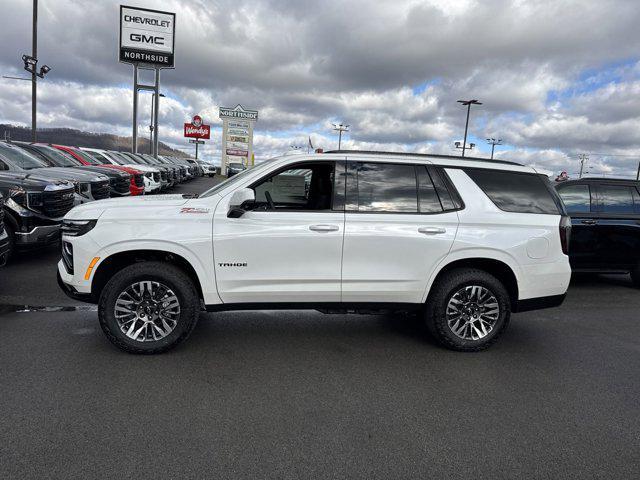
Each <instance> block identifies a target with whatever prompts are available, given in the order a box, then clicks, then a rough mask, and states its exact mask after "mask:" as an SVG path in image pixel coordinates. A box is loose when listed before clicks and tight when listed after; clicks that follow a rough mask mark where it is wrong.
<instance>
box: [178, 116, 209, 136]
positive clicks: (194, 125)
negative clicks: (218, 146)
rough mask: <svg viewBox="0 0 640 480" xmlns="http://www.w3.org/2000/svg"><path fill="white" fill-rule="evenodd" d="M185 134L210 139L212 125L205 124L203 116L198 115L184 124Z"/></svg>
mask: <svg viewBox="0 0 640 480" xmlns="http://www.w3.org/2000/svg"><path fill="white" fill-rule="evenodd" d="M184 136H185V137H187V138H202V139H204V140H209V139H210V138H211V126H210V125H205V124H203V123H202V118H200V117H199V116H198V115H196V116H195V117H193V120H192V121H191V123H185V124H184Z"/></svg>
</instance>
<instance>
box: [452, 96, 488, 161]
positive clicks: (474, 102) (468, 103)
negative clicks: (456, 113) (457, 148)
mask: <svg viewBox="0 0 640 480" xmlns="http://www.w3.org/2000/svg"><path fill="white" fill-rule="evenodd" d="M458 103H461V104H462V105H464V106H466V107H467V123H465V125H464V143H463V144H462V156H463V157H464V151H465V150H466V149H467V131H468V130H469V113H471V105H482V102H479V101H478V100H476V99H473V100H458Z"/></svg>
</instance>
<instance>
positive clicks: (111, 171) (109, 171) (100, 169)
mask: <svg viewBox="0 0 640 480" xmlns="http://www.w3.org/2000/svg"><path fill="white" fill-rule="evenodd" d="M114 166H115V165H114ZM67 168H74V169H80V170H86V171H87V172H96V173H97V174H100V175H105V176H107V177H109V178H126V179H129V174H128V173H127V172H126V171H124V170H123V169H119V168H111V167H109V166H108V165H105V166H97V165H96V166H91V165H86V166H82V167H67Z"/></svg>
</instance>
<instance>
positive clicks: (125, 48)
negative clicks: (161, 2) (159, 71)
mask: <svg viewBox="0 0 640 480" xmlns="http://www.w3.org/2000/svg"><path fill="white" fill-rule="evenodd" d="M175 33H176V14H175V13H171V12H161V11H159V10H150V9H148V8H139V7H128V6H125V5H120V61H121V62H123V63H133V64H138V65H141V66H148V67H153V68H173V67H174V65H175V62H174V51H175Z"/></svg>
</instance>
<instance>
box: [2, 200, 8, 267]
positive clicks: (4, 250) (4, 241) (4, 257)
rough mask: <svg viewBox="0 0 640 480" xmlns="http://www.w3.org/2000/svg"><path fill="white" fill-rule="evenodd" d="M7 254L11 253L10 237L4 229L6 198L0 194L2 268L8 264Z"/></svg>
mask: <svg viewBox="0 0 640 480" xmlns="http://www.w3.org/2000/svg"><path fill="white" fill-rule="evenodd" d="M7 253H9V235H7V231H6V230H5V228H4V197H3V196H2V193H0V267H1V266H3V265H4V264H5V262H6V260H7Z"/></svg>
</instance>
